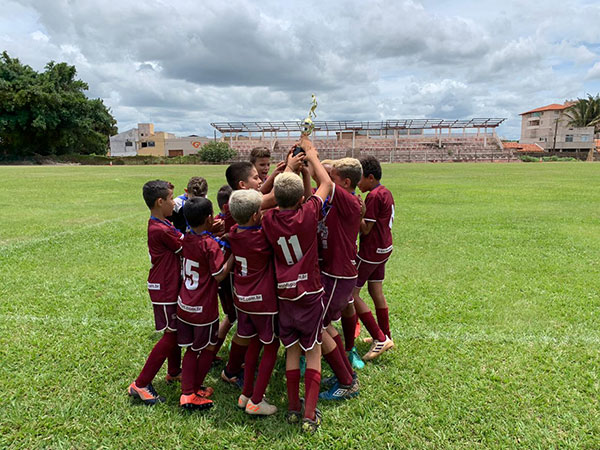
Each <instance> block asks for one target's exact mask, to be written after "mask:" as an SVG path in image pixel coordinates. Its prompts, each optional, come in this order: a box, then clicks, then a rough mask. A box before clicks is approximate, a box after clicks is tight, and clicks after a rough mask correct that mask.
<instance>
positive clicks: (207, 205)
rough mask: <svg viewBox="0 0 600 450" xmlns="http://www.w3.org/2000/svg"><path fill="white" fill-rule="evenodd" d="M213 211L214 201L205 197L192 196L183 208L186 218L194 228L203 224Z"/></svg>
mask: <svg viewBox="0 0 600 450" xmlns="http://www.w3.org/2000/svg"><path fill="white" fill-rule="evenodd" d="M212 213H213V207H212V203H211V201H210V200H209V199H207V198H204V197H192V198H190V199H189V200H188V201H187V202H185V208H183V215H184V216H185V220H186V221H187V223H188V225H189V226H190V227H192V228H195V227H197V226H200V225H202V224H203V223H204V221H205V220H206V218H207V217H208V216H212Z"/></svg>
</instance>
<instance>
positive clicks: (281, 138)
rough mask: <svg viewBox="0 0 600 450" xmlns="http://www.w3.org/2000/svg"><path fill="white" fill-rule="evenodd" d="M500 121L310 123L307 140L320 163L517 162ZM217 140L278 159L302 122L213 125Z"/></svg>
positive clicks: (240, 151)
mask: <svg viewBox="0 0 600 450" xmlns="http://www.w3.org/2000/svg"><path fill="white" fill-rule="evenodd" d="M504 120H505V119H495V118H478V119H467V120H443V119H404V120H385V121H376V122H374V121H369V122H361V121H315V122H314V124H315V130H314V132H313V135H312V136H311V139H312V140H313V142H314V143H315V146H316V147H317V149H318V151H319V153H320V155H321V158H327V159H337V158H341V157H345V156H353V157H360V156H363V155H373V156H375V157H377V158H378V159H379V160H380V161H382V162H445V161H447V162H450V161H453V162H467V161H482V162H483V161H487V162H502V161H505V162H508V161H516V160H518V159H517V158H516V157H515V156H514V154H513V152H512V150H511V149H510V148H504V147H503V146H502V142H501V141H500V139H499V138H498V136H497V134H496V128H497V127H498V126H499V125H500V124H501V123H502V122H503V121H504ZM211 125H212V126H213V127H214V128H215V129H216V130H218V131H219V132H220V133H221V137H220V140H222V141H225V142H227V143H229V145H230V146H231V147H232V148H234V149H236V150H237V151H238V156H239V158H240V159H247V158H248V156H249V154H250V151H251V150H252V149H253V148H255V147H267V148H269V149H270V150H271V152H272V154H273V157H274V158H276V159H278V158H283V156H284V155H285V154H286V153H287V151H288V150H289V149H290V147H291V146H292V145H293V144H294V143H295V142H296V141H297V139H298V138H299V136H300V133H301V131H302V121H283V122H217V123H211Z"/></svg>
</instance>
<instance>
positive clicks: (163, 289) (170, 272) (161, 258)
mask: <svg viewBox="0 0 600 450" xmlns="http://www.w3.org/2000/svg"><path fill="white" fill-rule="evenodd" d="M182 239H183V235H182V234H181V233H180V232H179V231H178V230H177V229H176V228H175V227H174V226H173V225H172V224H171V223H170V222H169V221H161V220H159V219H155V218H150V219H149V220H148V252H149V253H150V264H151V266H150V272H149V273H148V292H149V293H150V300H151V301H152V303H154V304H158V305H168V304H174V303H177V294H178V292H179V286H180V282H181V262H180V252H181V248H182Z"/></svg>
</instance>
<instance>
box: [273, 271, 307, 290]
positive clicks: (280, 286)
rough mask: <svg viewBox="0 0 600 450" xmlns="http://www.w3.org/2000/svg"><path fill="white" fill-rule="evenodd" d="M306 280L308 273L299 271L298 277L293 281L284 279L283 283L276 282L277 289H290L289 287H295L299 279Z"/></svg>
mask: <svg viewBox="0 0 600 450" xmlns="http://www.w3.org/2000/svg"><path fill="white" fill-rule="evenodd" d="M306 280H308V274H307V273H301V274H300V275H298V279H297V280H294V281H285V282H283V283H277V289H291V288H295V287H296V286H297V285H298V283H299V282H300V281H306Z"/></svg>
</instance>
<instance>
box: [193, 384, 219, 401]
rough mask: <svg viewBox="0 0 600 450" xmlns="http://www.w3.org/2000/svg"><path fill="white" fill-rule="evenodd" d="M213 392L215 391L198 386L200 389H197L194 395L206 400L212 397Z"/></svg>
mask: <svg viewBox="0 0 600 450" xmlns="http://www.w3.org/2000/svg"><path fill="white" fill-rule="evenodd" d="M213 392H215V390H214V389H213V388H211V387H208V386H200V389H198V390H197V391H196V395H197V396H198V397H202V398H208V397H210V396H211V395H213Z"/></svg>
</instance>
